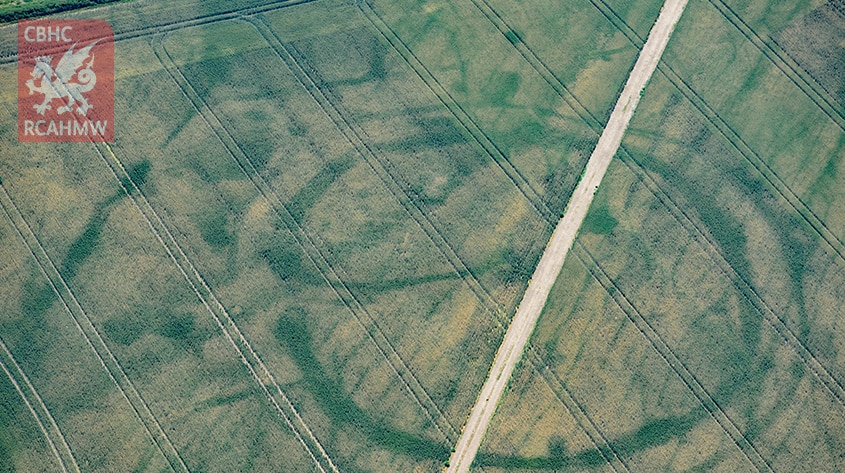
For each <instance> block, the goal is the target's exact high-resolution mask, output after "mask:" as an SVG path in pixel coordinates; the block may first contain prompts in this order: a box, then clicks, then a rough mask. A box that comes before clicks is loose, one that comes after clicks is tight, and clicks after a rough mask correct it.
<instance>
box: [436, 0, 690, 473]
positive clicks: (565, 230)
mask: <svg viewBox="0 0 845 473" xmlns="http://www.w3.org/2000/svg"><path fill="white" fill-rule="evenodd" d="M687 1H688V0H666V2H665V3H664V5H663V9H662V10H661V12H660V17H659V18H658V19H657V21H656V22H655V24H654V26H653V27H652V29H651V32H650V33H649V37H648V40H647V41H646V43H645V45H644V46H643V49H642V51H641V52H640V55H639V57H638V58H637V62H636V64H635V65H634V68H633V70H632V71H631V75H630V76H629V77H628V82H627V83H626V84H625V88H624V90H623V91H622V94H620V96H619V100H618V101H617V102H616V106H615V108H614V109H613V113H612V114H611V115H610V120H609V121H608V123H607V127H606V128H605V129H604V131H603V132H602V135H601V137H600V138H599V141H598V144H597V145H596V149H595V150H594V151H593V154H592V155H591V156H590V160H589V161H588V162H587V167H586V169H585V171H584V175H583V176H582V177H581V181H580V182H579V183H578V187H576V188H575V192H573V194H572V197H571V199H570V201H569V205H568V206H567V208H566V212H565V213H564V215H563V218H561V220H560V222H558V224H557V227H556V228H555V231H554V233H552V238H551V240H549V243H548V245H547V246H546V250H545V252H544V253H543V256H542V257H541V258H540V263H539V264H538V265H537V269H536V270H535V271H534V275H533V276H532V278H531V281H530V282H529V284H528V289H527V290H526V291H525V295H524V296H523V298H522V302H521V303H520V305H519V309H517V311H516V315H515V316H514V318H513V320H512V321H511V324H510V326H509V327H508V331H507V333H506V334H505V338H504V340H503V341H502V345H501V347H499V351H498V352H497V353H496V358H495V360H494V361H493V367H492V369H491V370H490V373H489V375H488V377H487V380H486V381H485V382H484V386H483V387H482V388H481V393H480V394H479V396H478V399H477V400H476V402H475V406H473V408H472V411H471V413H470V417H469V420H468V421H467V423H466V426H465V427H464V430H463V432H462V433H461V437H460V438H459V439H458V443H457V445H456V447H455V452H454V453H453V454H452V457H451V458H450V459H449V467H448V469H447V472H448V473H466V472H468V471H469V468H470V465H471V464H472V462H473V460H474V459H475V454H476V452H477V451H478V447H479V446H480V445H481V440H482V438H483V437H484V433H485V432H486V431H487V425H488V424H489V423H490V419H491V418H492V417H493V413H494V412H495V410H496V405H497V404H498V403H499V399H500V398H501V397H502V393H503V392H504V390H505V387H506V386H507V384H508V380H509V379H510V377H511V374H512V373H513V370H514V367H515V366H516V363H517V362H518V361H519V359H520V358H521V357H522V352H523V350H524V349H525V344H526V343H528V338H529V337H530V335H531V332H532V331H533V330H534V326H535V325H536V323H537V319H538V318H539V316H540V312H541V311H542V309H543V306H544V305H545V304H546V299H547V298H548V296H549V292H550V291H551V289H552V286H553V285H554V282H555V280H556V279H557V276H558V274H559V273H560V270H561V268H562V267H563V261H564V259H565V258H566V253H567V252H568V251H569V248H570V247H572V243H573V242H574V241H575V236H576V234H577V233H578V229H579V228H580V227H581V222H583V221H584V217H586V215H587V210H588V209H589V208H590V203H591V202H592V201H593V196H594V195H595V192H596V189H598V186H599V184H600V183H601V180H602V178H603V177H604V174H605V172H606V171H607V167H608V166H609V165H610V160H611V159H612V158H613V156H614V155H615V154H616V150H617V149H618V148H619V145H620V144H621V143H622V136H623V135H624V133H625V130H626V129H627V128H628V123H629V122H630V121H631V117H632V116H633V114H634V110H635V109H636V107H637V104H638V103H639V101H640V94H641V92H642V90H643V89H644V88H645V85H646V83H648V80H649V79H650V78H651V75H652V73H653V72H654V70H655V68H656V67H657V63H658V62H659V61H660V57H661V56H662V55H663V50H664V49H665V48H666V44H667V43H668V42H669V36H670V35H671V33H672V30H673V29H674V27H675V24H676V23H677V22H678V19H680V17H681V13H683V11H684V7H686V4H687Z"/></svg>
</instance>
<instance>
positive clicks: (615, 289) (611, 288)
mask: <svg viewBox="0 0 845 473" xmlns="http://www.w3.org/2000/svg"><path fill="white" fill-rule="evenodd" d="M574 249H575V256H576V257H577V258H578V260H579V261H580V262H581V264H583V265H584V267H585V268H586V269H587V270H588V271H589V272H590V274H591V275H592V276H593V278H594V279H595V280H596V281H597V282H598V283H599V284H600V285H601V286H602V288H603V289H604V290H605V291H606V292H607V294H608V295H610V297H611V298H612V299H613V301H614V302H615V303H616V306H617V307H619V309H620V310H622V312H623V313H624V314H625V316H626V317H627V318H628V320H629V321H630V322H631V323H632V324H633V325H634V327H636V329H637V330H638V331H639V332H640V334H641V335H642V336H643V337H645V339H646V340H648V342H649V344H650V345H651V346H652V348H654V351H656V352H657V354H658V355H660V357H661V358H662V359H663V361H665V362H666V364H667V365H669V367H670V368H671V369H672V371H674V372H675V374H676V375H677V376H678V377H679V378H680V379H681V381H682V382H683V383H684V384H685V385H686V387H687V388H688V389H689V391H690V392H691V393H692V395H693V396H695V398H696V399H697V400H698V402H699V403H700V404H701V406H702V407H704V409H705V410H706V411H707V413H708V414H709V415H710V417H711V418H712V419H713V420H714V421H716V423H717V424H719V426H720V427H721V428H722V430H723V431H724V432H725V433H726V434H728V436H729V437H730V438H731V440H733V442H734V444H736V446H737V447H738V448H739V449H740V451H741V452H742V454H743V455H744V456H745V458H747V459H748V461H749V462H751V464H752V465H754V467H755V468H756V469H757V471H763V470H766V471H773V470H772V467H771V465H770V464H769V462H768V461H766V459H765V458H763V456H762V455H761V454H760V452H759V451H758V450H757V448H756V447H755V446H754V444H752V443H751V441H750V440H749V439H748V437H746V436H745V434H743V433H742V431H741V430H740V429H739V427H737V425H736V424H735V423H734V422H733V421H732V420H731V418H730V417H728V415H727V414H726V413H725V410H724V408H722V406H720V405H719V403H718V402H717V401H716V400H715V399H713V397H712V396H711V395H710V393H708V392H707V390H706V389H705V388H704V386H703V385H702V384H701V382H700V381H699V380H698V378H697V377H696V376H695V374H693V373H692V372H691V371H690V370H689V368H687V366H686V365H685V364H684V362H683V361H681V359H680V357H679V356H678V355H677V354H676V353H675V351H674V350H672V348H671V347H669V345H668V344H667V343H666V342H665V341H664V340H663V338H662V337H661V336H660V334H658V333H657V331H656V330H655V329H654V327H653V326H652V325H651V324H650V323H649V322H648V320H647V319H646V318H645V317H643V315H642V313H640V311H639V310H638V309H637V308H636V307H635V306H634V304H633V303H632V302H631V300H630V299H629V298H628V297H627V296H626V295H625V294H624V293H623V292H622V290H621V289H620V288H619V286H617V285H616V283H615V282H614V281H613V280H612V279H611V278H610V276H609V275H608V274H607V272H605V270H604V269H603V268H602V267H601V266H599V263H598V260H596V258H595V257H594V256H593V255H592V254H591V253H590V251H589V250H588V249H587V248H586V246H584V244H583V243H581V242H578V243H576V245H575V248H574Z"/></svg>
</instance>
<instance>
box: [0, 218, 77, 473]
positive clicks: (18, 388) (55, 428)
mask: <svg viewBox="0 0 845 473" xmlns="http://www.w3.org/2000/svg"><path fill="white" fill-rule="evenodd" d="M3 210H4V213H5V208H4V209H3ZM7 216H8V214H7ZM0 348H2V350H0V368H3V371H5V372H6V375H7V376H8V377H9V381H11V382H12V385H13V386H14V387H15V390H16V391H17V392H18V394H19V395H20V396H21V399H23V402H24V403H25V404H26V407H27V409H29V412H30V413H31V414H32V417H34V418H35V421H36V422H37V423H38V427H39V428H40V429H41V432H42V433H43V434H44V437H45V438H46V439H47V443H49V445H50V450H52V451H53V455H55V456H56V460H57V461H58V463H59V466H60V467H61V468H62V471H63V472H64V473H68V465H67V463H68V459H67V458H65V457H64V455H62V454H60V453H59V449H58V448H57V447H56V442H55V441H54V440H53V435H50V434H49V433H48V432H47V428H46V427H45V426H44V422H43V420H42V419H41V415H46V417H47V418H48V419H49V420H50V425H51V427H52V430H53V433H54V435H56V436H57V437H58V438H59V440H60V441H61V443H62V446H63V447H64V448H63V450H65V451H66V455H67V456H68V458H70V464H71V465H72V466H73V470H74V471H76V472H77V473H79V471H80V470H79V464H77V463H76V458H74V456H73V451H71V449H70V446H69V445H68V443H67V440H66V439H65V436H64V434H63V433H62V431H61V429H59V426H58V424H56V420H55V419H54V418H53V415H52V414H51V413H50V410H49V409H47V406H46V405H45V404H44V400H42V399H41V396H40V395H39V394H38V391H36V390H35V386H33V385H32V382H31V381H30V380H29V377H28V376H27V375H26V373H24V371H23V369H21V367H20V365H19V364H18V362H17V360H15V356H14V355H12V352H11V351H9V348H8V347H7V346H6V344H5V343H4V342H3V340H2V339H0ZM4 357H5V358H8V359H9V360H10V361H11V364H12V365H14V367H15V369H16V370H17V372H18V373H19V374H20V376H21V378H23V381H24V383H26V386H27V387H28V388H29V390H30V391H31V393H32V395H33V396H34V397H35V399H36V400H37V401H38V405H39V407H40V408H41V410H43V412H44V414H41V415H39V414H38V413H37V412H36V411H35V408H34V407H33V406H32V403H31V402H30V401H29V396H27V394H26V393H24V390H23V389H22V388H21V386H20V383H18V381H17V379H15V376H14V375H13V374H12V372H11V370H9V367H8V366H7V362H4V361H3V358H4Z"/></svg>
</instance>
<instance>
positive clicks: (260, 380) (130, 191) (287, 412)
mask: <svg viewBox="0 0 845 473" xmlns="http://www.w3.org/2000/svg"><path fill="white" fill-rule="evenodd" d="M100 146H102V147H103V148H105V150H106V152H105V153H104V152H103V150H102V149H101V148H100ZM94 149H95V150H96V151H97V154H99V155H100V158H102V160H103V162H105V164H106V166H107V167H108V168H109V170H110V171H111V173H112V175H113V176H114V178H115V179H116V180H117V181H118V183H119V184H120V187H121V188H122V189H123V191H124V192H125V193H126V195H127V196H128V197H129V198H130V199H131V200H132V202H133V203H134V204H135V207H136V208H137V209H138V211H139V213H140V214H141V216H142V217H143V219H144V221H145V222H146V223H147V225H148V226H149V227H150V230H151V231H152V232H153V235H154V236H155V237H156V239H157V240H158V241H159V243H160V244H161V245H162V247H164V249H165V251H166V252H167V254H168V256H169V257H170V259H171V260H172V261H173V263H174V264H175V265H176V267H177V269H178V270H179V272H180V273H181V274H182V276H183V277H184V278H185V280H186V281H187V282H188V284H189V285H190V286H191V289H192V290H193V291H194V293H195V294H196V295H197V297H198V298H199V300H200V301H201V302H202V303H203V305H204V306H205V308H206V310H208V312H209V313H210V314H211V316H212V318H214V321H215V322H216V323H217V326H218V327H219V328H220V329H221V330H222V331H223V334H224V336H225V337H226V339H227V340H228V341H229V342H230V344H231V345H232V346H233V347H234V348H235V351H236V352H237V353H238V355H239V357H240V359H241V361H242V362H243V363H244V365H245V366H246V367H247V369H248V371H249V372H250V374H251V375H252V377H253V379H254V380H255V382H256V383H257V384H258V385H259V387H260V388H261V390H262V391H263V392H264V394H265V395H266V396H267V399H268V400H269V401H270V403H271V404H272V405H273V407H274V408H275V410H276V412H277V413H278V414H279V416H280V417H281V418H282V419H283V420H284V421H285V423H286V424H287V425H288V426H289V427H290V428H291V430H292V431H293V433H294V435H295V436H296V438H297V439H298V440H299V442H300V444H301V445H302V446H303V447H304V448H305V450H306V451H307V452H308V454H309V455H310V456H311V458H312V460H313V461H314V463H315V465H316V466H317V468H318V469H320V470H321V471H323V472H325V469H324V466H323V464H322V462H321V461H320V460H319V459H318V458H317V457H316V455H315V454H314V452H313V451H312V448H316V450H317V451H318V452H319V453H320V455H321V456H322V458H323V459H324V461H325V462H326V463H327V464H328V465H329V467H330V469H331V470H332V471H334V472H336V473H337V471H338V470H337V468H336V467H335V465H334V463H333V462H332V461H331V459H330V458H329V457H328V455H327V454H326V453H325V450H324V449H323V447H322V445H321V444H320V443H319V441H318V440H317V439H316V437H315V436H314V434H313V433H312V432H311V429H310V428H309V427H308V425H307V424H305V421H304V420H302V417H301V416H300V415H299V412H297V410H296V408H295V407H294V406H293V404H292V403H291V401H290V400H289V398H288V397H287V395H286V394H285V393H284V392H283V391H282V389H281V387H279V384H278V383H277V382H276V380H275V378H274V377H273V375H272V374H271V373H270V371H269V370H268V369H267V367H266V365H265V364H264V362H263V361H262V360H261V358H260V357H259V356H258V354H257V353H256V352H255V350H254V349H253V348H252V345H250V343H249V341H248V340H247V339H246V337H245V336H244V335H243V333H242V332H241V330H240V328H239V327H238V326H237V324H235V322H234V320H232V318H231V316H230V315H229V312H228V311H227V310H226V308H225V307H224V306H223V304H221V303H220V300H219V299H218V298H217V296H216V295H215V294H214V292H213V291H212V290H211V288H210V287H209V286H208V283H207V282H206V281H205V279H204V278H203V276H202V274H200V272H199V271H198V270H197V268H196V266H194V264H193V262H192V261H191V260H190V258H188V256H187V255H186V254H185V252H184V251H183V250H182V248H181V246H179V244H178V242H177V241H176V238H175V237H174V236H173V234H172V233H171V231H170V229H169V228H168V227H167V225H165V223H164V221H163V220H162V219H161V217H160V216H159V215H158V213H157V212H156V211H155V209H154V208H153V207H152V205H151V204H150V203H149V201H148V200H147V197H146V195H145V194H144V193H143V192H142V191H141V189H140V187H139V186H138V184H137V183H136V182H135V180H134V179H133V178H132V176H131V175H130V174H129V173H128V172H127V171H126V168H125V166H124V165H123V163H122V162H121V161H120V159H119V158H118V157H117V155H116V154H115V153H114V151H113V150H112V148H111V146H110V145H109V144H108V143H102V144H96V143H95V144H94ZM106 154H108V155H109V156H110V157H111V161H110V160H109V159H108V158H107V157H106ZM142 203H143V205H142ZM162 232H163V233H164V234H166V235H167V238H166V241H165V237H164V236H163V234H162ZM168 242H169V243H168ZM209 299H210V300H211V303H209ZM212 304H213V306H212ZM213 307H216V308H217V310H219V312H220V314H218V313H217V312H215V310H214V308H213ZM221 317H222V318H223V319H225V321H226V324H224V323H223V322H222V321H221ZM233 333H234V335H233ZM256 365H257V366H258V367H259V368H260V372H259V368H256ZM275 393H278V394H275ZM277 397H278V399H277ZM291 418H293V419H294V420H295V421H296V422H297V424H296V425H295V424H294V421H293V420H291ZM297 427H298V428H297ZM299 429H302V431H303V432H304V434H303V433H302V432H300V430H299Z"/></svg>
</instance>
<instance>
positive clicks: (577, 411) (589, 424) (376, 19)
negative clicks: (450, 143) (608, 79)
mask: <svg viewBox="0 0 845 473" xmlns="http://www.w3.org/2000/svg"><path fill="white" fill-rule="evenodd" d="M363 5H366V6H367V9H364V8H363ZM359 8H361V11H362V13H363V15H364V16H365V17H366V18H367V19H368V20H370V22H371V23H372V24H373V26H374V28H375V29H376V30H377V31H378V32H379V33H380V34H381V36H382V37H383V39H384V40H385V41H386V42H387V43H388V44H389V45H390V46H391V47H392V48H393V49H394V50H395V51H396V53H397V54H398V55H399V56H400V57H401V58H402V59H403V60H405V62H406V63H407V64H408V66H409V67H410V68H411V69H412V70H413V71H414V72H415V73H416V74H417V75H418V77H419V78H420V80H422V81H423V83H425V84H426V85H427V86H428V87H429V89H431V91H432V93H434V94H435V95H436V96H437V97H438V98H439V99H440V100H441V103H443V104H444V105H445V106H446V107H447V109H449V110H450V111H451V112H452V114H453V116H454V117H455V119H456V120H458V122H459V123H461V124H462V125H463V126H464V127H465V129H466V130H467V131H468V132H470V133H471V131H470V130H469V127H468V126H467V124H466V123H464V121H463V119H462V118H461V116H459V115H458V114H456V112H455V111H454V110H453V109H452V108H451V107H449V106H448V105H447V102H446V99H444V98H443V97H441V96H440V95H439V94H438V93H437V92H436V91H435V90H434V87H433V86H432V85H431V84H430V83H429V82H428V81H427V80H426V76H428V77H430V78H431V80H434V81H436V78H434V76H433V74H431V73H430V72H429V71H428V69H427V68H426V67H425V66H424V65H423V64H422V62H421V61H420V60H419V59H418V58H416V56H415V55H414V53H413V52H412V51H411V50H410V48H409V47H408V46H407V45H406V44H405V43H404V42H403V41H402V40H401V38H399V36H398V35H397V34H396V33H395V32H394V31H393V30H392V29H391V28H390V26H389V25H387V24H386V22H384V20H383V19H382V18H381V17H380V16H379V15H378V13H376V12H375V10H373V9H372V8H371V6H370V5H369V4H367V3H359ZM388 34H389V35H390V36H391V37H393V38H394V41H395V42H394V41H391V39H390V37H389V36H388ZM397 43H398V44H399V45H401V49H404V51H405V53H404V54H403V51H402V50H400V47H399V46H397ZM406 54H407V56H406ZM408 57H413V58H414V59H415V62H416V63H417V64H419V67H420V68H421V69H422V71H424V72H425V74H423V73H422V72H421V71H420V70H418V69H417V68H416V67H414V64H413V63H412V62H411V61H410V60H409V59H408ZM437 85H438V88H440V89H442V86H440V84H439V82H437ZM443 90H444V91H445V89H443ZM447 95H448V93H447ZM449 98H451V96H449ZM461 110H463V109H461ZM465 113H466V112H464V114H465ZM466 117H469V115H466ZM470 120H471V119H470ZM473 123H474V122H473ZM476 126H477V125H476ZM485 136H486V135H485ZM478 144H479V145H480V146H482V148H484V149H485V151H487V152H488V154H490V158H491V159H493V160H494V161H496V158H495V157H494V155H492V154H491V152H490V151H489V150H488V149H487V148H485V147H484V146H483V145H482V144H481V143H480V142H479V143H478ZM515 184H516V183H515ZM517 185H518V184H517ZM523 196H524V197H526V199H528V201H529V203H531V204H532V206H533V207H534V208H535V210H536V211H537V212H538V214H539V215H540V216H541V217H542V218H543V219H544V220H545V221H546V223H547V224H548V225H550V226H554V224H555V222H556V218H555V217H552V215H551V212H542V211H541V210H539V209H540V208H542V207H543V206H544V204H543V203H542V202H540V203H537V202H534V201H532V199H531V198H530V197H529V196H528V195H527V193H526V192H523ZM494 314H495V315H496V318H495V320H496V322H497V323H498V324H499V325H500V327H502V328H503V329H504V328H506V327H507V325H508V323H509V320H508V319H507V316H506V314H505V313H504V312H503V311H497V312H494ZM532 348H533V345H532V344H531V343H530V342H529V343H528V349H529V350H531V349H532ZM527 361H528V362H529V363H530V364H531V365H532V368H533V369H534V370H535V371H536V372H537V373H538V374H539V375H540V376H541V378H542V379H544V380H545V381H546V382H547V383H548V384H549V387H550V388H551V389H552V391H553V392H555V389H554V386H552V380H551V379H549V377H548V376H547V375H545V374H544V370H543V369H542V368H545V370H546V371H548V372H552V370H551V369H550V368H549V367H548V365H547V364H546V363H545V361H544V360H543V359H542V358H540V357H534V358H531V359H528V360H527ZM541 367H542V368H541ZM558 385H562V383H558ZM555 395H556V397H557V398H558V400H559V401H560V402H561V403H562V404H563V405H564V407H565V408H566V409H567V411H568V412H569V413H570V415H572V417H573V419H575V420H576V422H577V423H578V424H579V426H580V427H581V428H582V429H583V430H584V431H585V433H586V435H587V436H588V438H589V439H590V441H591V442H592V443H593V445H594V446H595V447H596V449H597V451H599V452H600V453H601V455H602V457H603V458H604V459H605V461H606V462H607V463H608V464H609V465H610V466H611V468H613V469H614V471H619V469H618V468H617V467H618V466H621V467H622V469H623V470H626V471H628V467H627V465H626V464H625V462H624V461H623V460H621V458H619V455H618V453H617V452H616V450H615V449H614V448H613V446H612V445H611V444H610V442H609V441H608V439H607V437H606V436H605V435H604V433H603V432H601V430H600V429H598V426H597V424H596V423H595V422H594V421H593V420H592V418H591V417H590V416H589V414H587V412H586V410H585V409H584V407H583V406H582V405H581V403H579V402H578V401H577V400H576V399H575V398H574V397H573V396H572V395H571V393H570V392H569V391H568V390H566V391H565V395H564V396H561V395H559V393H557V392H555ZM597 439H601V440H603V441H604V443H605V446H606V448H603V447H601V446H600V445H599V443H598V440H597ZM607 451H610V452H611V453H613V457H614V458H610V457H608V456H607V453H606V452H607Z"/></svg>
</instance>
